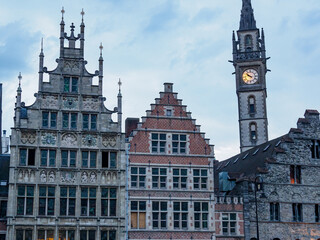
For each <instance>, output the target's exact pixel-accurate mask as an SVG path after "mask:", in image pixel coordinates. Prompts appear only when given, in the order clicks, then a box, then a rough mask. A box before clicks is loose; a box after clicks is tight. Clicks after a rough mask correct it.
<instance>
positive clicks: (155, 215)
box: [152, 201, 168, 229]
mask: <svg viewBox="0 0 320 240" xmlns="http://www.w3.org/2000/svg"><path fill="white" fill-rule="evenodd" d="M167 222H168V202H164V201H152V229H167Z"/></svg>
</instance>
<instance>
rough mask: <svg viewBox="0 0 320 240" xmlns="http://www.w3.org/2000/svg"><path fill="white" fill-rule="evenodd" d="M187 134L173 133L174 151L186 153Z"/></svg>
mask: <svg viewBox="0 0 320 240" xmlns="http://www.w3.org/2000/svg"><path fill="white" fill-rule="evenodd" d="M186 145H187V135H185V134H172V153H180V154H183V153H186Z"/></svg>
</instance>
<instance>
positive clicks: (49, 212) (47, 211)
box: [38, 185, 56, 216]
mask: <svg viewBox="0 0 320 240" xmlns="http://www.w3.org/2000/svg"><path fill="white" fill-rule="evenodd" d="M41 188H42V189H45V195H41ZM49 189H51V190H52V189H53V195H50V194H51V193H50V192H49ZM55 191H56V188H55V186H42V185H40V186H39V206H38V215H39V216H54V215H55V202H56V201H55V200H56V198H55V197H56V192H55ZM41 200H42V201H43V200H44V206H41V203H40V202H41ZM52 202H53V204H52V206H51V204H50V203H52ZM42 208H44V209H42ZM40 209H41V210H40ZM43 210H44V213H43V214H42V211H43ZM40 211H41V212H40Z"/></svg>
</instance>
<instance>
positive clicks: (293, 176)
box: [290, 165, 302, 184]
mask: <svg viewBox="0 0 320 240" xmlns="http://www.w3.org/2000/svg"><path fill="white" fill-rule="evenodd" d="M301 173H302V171H301V166H300V165H290V183H291V184H301V183H302V177H301Z"/></svg>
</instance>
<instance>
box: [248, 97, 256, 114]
mask: <svg viewBox="0 0 320 240" xmlns="http://www.w3.org/2000/svg"><path fill="white" fill-rule="evenodd" d="M248 104H249V114H250V115H251V114H255V113H256V98H255V97H254V96H249V97H248Z"/></svg>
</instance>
